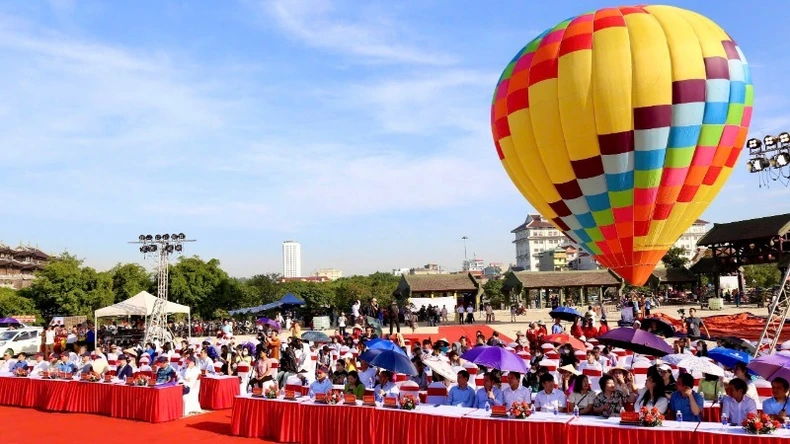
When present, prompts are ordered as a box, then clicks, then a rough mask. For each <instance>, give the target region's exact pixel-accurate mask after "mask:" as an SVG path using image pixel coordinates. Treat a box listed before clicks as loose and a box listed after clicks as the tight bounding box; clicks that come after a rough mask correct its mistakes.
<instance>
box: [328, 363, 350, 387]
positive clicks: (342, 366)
mask: <svg viewBox="0 0 790 444" xmlns="http://www.w3.org/2000/svg"><path fill="white" fill-rule="evenodd" d="M346 375H348V373H347V372H346V361H345V360H344V359H343V358H340V359H338V360H337V362H335V371H333V372H332V374H331V375H329V379H331V380H332V384H335V385H344V384H345V383H346Z"/></svg>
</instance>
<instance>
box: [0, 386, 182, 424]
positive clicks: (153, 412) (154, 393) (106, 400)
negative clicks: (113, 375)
mask: <svg viewBox="0 0 790 444" xmlns="http://www.w3.org/2000/svg"><path fill="white" fill-rule="evenodd" d="M182 395H183V389H182V388H181V386H157V387H135V386H129V385H123V384H114V383H106V382H86V381H73V380H50V379H41V378H18V377H4V376H0V405H7V406H14V407H27V408H35V409H39V410H44V411H49V412H70V413H90V414H94V415H104V416H111V417H113V418H123V419H134V420H137V421H145V422H154V423H156V422H166V421H172V420H175V419H179V418H181V417H182V416H183V415H184V401H183V397H182Z"/></svg>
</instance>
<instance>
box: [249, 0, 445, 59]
mask: <svg viewBox="0 0 790 444" xmlns="http://www.w3.org/2000/svg"><path fill="white" fill-rule="evenodd" d="M263 4H264V5H265V7H266V10H267V11H268V12H269V14H270V15H271V16H272V17H273V18H274V19H275V20H276V22H277V24H278V25H279V26H280V27H281V28H282V29H283V30H284V31H285V32H287V33H288V35H290V36H291V37H292V38H294V39H297V40H299V41H302V42H304V43H305V44H307V45H309V46H311V47H314V48H321V49H326V50H329V51H332V52H335V53H340V54H348V55H352V56H357V57H361V58H364V59H367V60H368V61H373V62H387V63H414V64H421V65H448V64H452V63H453V62H454V61H455V59H454V58H453V57H450V56H448V55H446V54H442V53H441V52H439V51H435V52H430V51H424V50H421V49H419V48H418V47H417V45H415V44H411V43H410V42H413V39H412V38H410V35H411V33H410V32H409V30H408V29H406V27H405V25H404V24H401V23H398V24H394V23H391V22H389V21H388V20H387V19H386V18H385V17H384V15H383V14H382V11H376V12H375V13H370V14H364V16H363V17H360V18H358V19H357V20H348V19H345V18H341V14H337V13H335V8H334V7H333V5H332V4H331V3H330V2H329V1H328V0H324V1H312V0H311V1H307V0H273V1H271V2H265V3H263ZM346 6H347V7H346V8H339V9H343V14H342V17H347V16H348V15H349V12H350V11H360V10H364V8H363V7H361V6H360V5H359V4H358V3H356V2H355V3H351V4H348V5H346Z"/></svg>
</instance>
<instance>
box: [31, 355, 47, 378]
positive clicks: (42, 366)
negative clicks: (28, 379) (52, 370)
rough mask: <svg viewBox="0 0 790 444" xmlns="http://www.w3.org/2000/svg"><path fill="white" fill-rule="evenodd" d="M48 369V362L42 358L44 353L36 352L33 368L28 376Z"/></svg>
mask: <svg viewBox="0 0 790 444" xmlns="http://www.w3.org/2000/svg"><path fill="white" fill-rule="evenodd" d="M47 370H49V362H47V361H45V360H44V355H43V354H41V353H36V363H35V364H33V370H32V371H31V372H30V376H41V373H43V372H45V371H47Z"/></svg>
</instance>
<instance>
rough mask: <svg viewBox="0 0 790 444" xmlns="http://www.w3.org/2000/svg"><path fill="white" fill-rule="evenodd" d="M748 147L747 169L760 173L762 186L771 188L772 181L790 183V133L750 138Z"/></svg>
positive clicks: (783, 183) (785, 184) (747, 143)
mask: <svg viewBox="0 0 790 444" xmlns="http://www.w3.org/2000/svg"><path fill="white" fill-rule="evenodd" d="M746 148H748V149H749V160H748V161H747V162H746V169H747V170H749V172H750V173H755V174H757V175H758V177H759V180H760V188H762V187H763V186H765V187H766V188H770V187H771V181H773V182H779V183H781V184H782V185H784V186H788V185H790V134H788V133H787V132H783V133H781V134H779V135H778V136H770V135H769V136H765V137H763V140H762V141H761V140H760V139H749V140H748V141H747V142H746ZM769 179H770V180H769Z"/></svg>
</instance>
